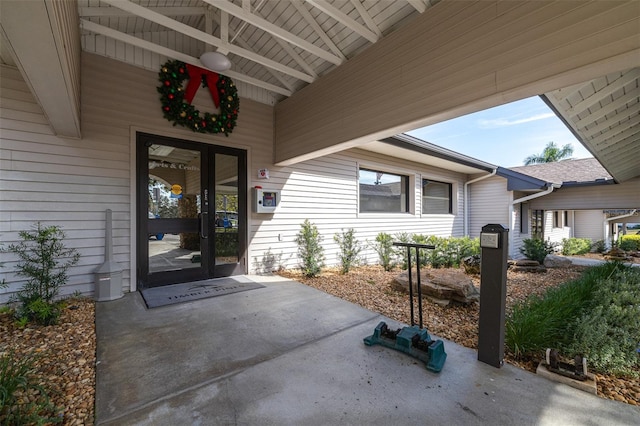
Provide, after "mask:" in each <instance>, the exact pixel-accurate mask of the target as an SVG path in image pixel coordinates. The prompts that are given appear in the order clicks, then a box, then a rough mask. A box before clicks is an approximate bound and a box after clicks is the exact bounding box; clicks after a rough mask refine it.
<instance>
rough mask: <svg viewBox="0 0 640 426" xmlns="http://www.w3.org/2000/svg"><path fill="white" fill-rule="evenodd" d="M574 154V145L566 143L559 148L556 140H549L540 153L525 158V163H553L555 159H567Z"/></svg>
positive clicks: (526, 164)
mask: <svg viewBox="0 0 640 426" xmlns="http://www.w3.org/2000/svg"><path fill="white" fill-rule="evenodd" d="M571 155H573V146H571V144H566V145H565V146H563V147H562V148H559V147H558V146H557V145H556V144H555V143H554V142H549V143H548V144H547V146H546V147H545V148H544V151H542V154H539V155H530V156H528V157H527V158H525V159H524V165H525V166H528V165H531V164H541V163H553V162H555V161H560V160H565V159H567V158H570V157H571Z"/></svg>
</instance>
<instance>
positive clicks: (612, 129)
mask: <svg viewBox="0 0 640 426" xmlns="http://www.w3.org/2000/svg"><path fill="white" fill-rule="evenodd" d="M639 57H640V55H638V56H636V62H637V60H638V58H639ZM541 98H542V99H543V100H544V101H545V102H546V103H547V105H549V107H550V108H551V109H553V110H554V111H555V113H556V115H557V116H558V117H560V119H561V120H562V121H563V122H564V123H565V125H566V126H567V127H568V128H569V130H571V132H572V133H573V134H574V135H575V137H576V138H577V139H578V140H579V141H580V143H582V145H584V146H585V148H587V149H588V150H589V152H591V154H593V156H594V157H595V158H596V159H597V160H598V161H599V162H600V164H602V166H603V167H604V168H605V169H606V170H607V171H608V172H609V174H611V176H613V178H614V179H615V180H616V181H617V182H623V181H626V180H629V179H632V178H634V177H637V176H640V149H638V146H639V145H640V68H632V69H629V70H626V71H622V72H616V73H612V74H608V75H605V76H603V77H600V78H597V79H594V80H589V81H587V82H584V83H581V84H576V85H573V86H570V87H567V88H564V89H560V90H555V91H553V92H549V93H546V94H545V95H543V96H541Z"/></svg>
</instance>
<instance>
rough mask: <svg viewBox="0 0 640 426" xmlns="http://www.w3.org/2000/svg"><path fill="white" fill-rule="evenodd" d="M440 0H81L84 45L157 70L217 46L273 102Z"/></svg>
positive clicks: (253, 90)
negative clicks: (168, 61)
mask: <svg viewBox="0 0 640 426" xmlns="http://www.w3.org/2000/svg"><path fill="white" fill-rule="evenodd" d="M438 1H439V0H397V1H388V0H379V1H378V0H374V1H361V0H306V1H301V0H293V1H292V0H100V1H98V0H78V11H79V15H80V26H81V29H82V34H81V40H82V48H83V51H85V52H90V53H94V54H98V55H102V56H107V57H110V58H113V59H116V60H119V61H123V62H127V63H129V64H132V65H136V66H140V67H142V68H145V69H149V70H151V71H156V72H157V71H158V69H159V65H160V64H162V63H164V62H166V60H169V59H179V60H181V61H184V62H187V63H193V64H194V65H200V62H199V59H198V58H199V57H200V55H201V54H202V53H204V52H206V51H215V50H218V51H220V52H222V53H225V54H227V56H228V57H229V59H230V60H231V62H232V64H233V65H232V67H231V69H230V70H229V71H228V72H225V74H227V75H228V76H229V77H231V78H233V79H234V80H235V81H236V83H238V82H242V83H241V84H246V85H248V86H250V87H249V88H248V89H247V90H245V93H243V97H245V98H252V97H253V98H255V100H257V101H260V102H266V103H271V104H274V103H275V102H277V101H279V100H281V99H283V98H285V97H287V96H290V95H291V94H293V93H295V92H296V91H298V90H300V89H301V88H303V87H305V86H306V85H308V84H310V83H312V82H313V81H315V80H316V79H317V78H319V77H320V76H322V75H324V74H326V73H328V72H330V71H331V70H333V69H335V68H336V67H337V66H339V65H341V64H343V63H345V62H346V61H348V60H349V59H351V58H352V57H354V56H356V55H357V54H358V53H360V52H361V51H363V50H364V49H366V48H367V47H369V46H371V45H372V44H374V43H375V42H376V41H378V40H379V39H381V38H382V37H383V36H385V35H387V34H389V33H391V32H393V31H394V30H395V29H397V28H399V27H401V26H402V25H404V24H405V23H406V22H408V21H410V20H411V19H412V18H413V17H415V16H417V15H418V14H420V13H422V12H424V11H426V10H427V9H428V8H429V7H430V6H431V5H432V4H435V3H437V2H438ZM265 99H266V101H265Z"/></svg>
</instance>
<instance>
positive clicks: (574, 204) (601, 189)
mask: <svg viewBox="0 0 640 426" xmlns="http://www.w3.org/2000/svg"><path fill="white" fill-rule="evenodd" d="M639 188H640V177H637V178H634V179H630V180H628V181H625V182H622V183H620V184H615V185H596V186H581V187H564V188H559V189H557V190H555V191H553V193H551V194H549V195H545V196H544V197H540V198H536V199H534V200H531V208H532V209H539V210H559V209H564V210H594V209H597V210H607V209H635V208H640V190H639Z"/></svg>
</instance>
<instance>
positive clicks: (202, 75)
mask: <svg viewBox="0 0 640 426" xmlns="http://www.w3.org/2000/svg"><path fill="white" fill-rule="evenodd" d="M186 65H187V72H188V73H189V84H187V88H186V89H185V91H184V100H185V101H187V102H188V103H191V101H192V100H193V97H194V96H195V95H196V92H197V91H198V89H199V88H200V83H202V81H203V80H204V81H205V82H206V84H207V87H208V88H209V92H210V93H211V97H212V98H213V103H214V104H215V106H216V108H217V107H219V106H220V97H219V96H218V87H217V86H216V85H217V83H218V78H219V76H218V73H215V72H213V71H209V70H206V69H204V68H200V67H196V66H195V65H191V64H186Z"/></svg>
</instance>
